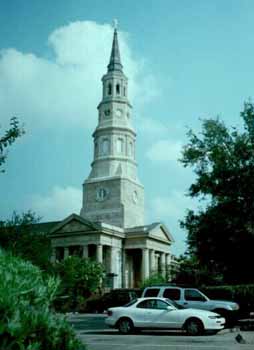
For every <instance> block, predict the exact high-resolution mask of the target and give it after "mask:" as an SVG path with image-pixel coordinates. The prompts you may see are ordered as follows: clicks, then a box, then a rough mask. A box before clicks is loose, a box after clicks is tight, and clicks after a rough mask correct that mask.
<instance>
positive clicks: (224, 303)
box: [208, 299, 239, 310]
mask: <svg viewBox="0 0 254 350" xmlns="http://www.w3.org/2000/svg"><path fill="white" fill-rule="evenodd" d="M208 303H211V304H213V305H214V306H215V307H216V308H219V307H227V308H230V309H232V310H238V309H239V306H238V304H237V303H235V302H233V301H227V300H214V299H210V300H208Z"/></svg>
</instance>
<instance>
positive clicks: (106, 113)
mask: <svg viewBox="0 0 254 350" xmlns="http://www.w3.org/2000/svg"><path fill="white" fill-rule="evenodd" d="M104 115H105V117H109V116H110V109H105V111H104Z"/></svg>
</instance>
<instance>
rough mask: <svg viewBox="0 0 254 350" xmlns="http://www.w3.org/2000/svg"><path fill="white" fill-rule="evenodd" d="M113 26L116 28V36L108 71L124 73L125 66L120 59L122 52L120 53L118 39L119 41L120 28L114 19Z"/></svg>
mask: <svg viewBox="0 0 254 350" xmlns="http://www.w3.org/2000/svg"><path fill="white" fill-rule="evenodd" d="M113 26H114V36H113V44H112V50H111V55H110V60H109V64H108V71H122V68H123V66H122V63H121V59H120V51H119V47H118V39H117V26H118V21H117V19H114V21H113Z"/></svg>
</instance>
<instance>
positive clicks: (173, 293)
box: [163, 288, 180, 300]
mask: <svg viewBox="0 0 254 350" xmlns="http://www.w3.org/2000/svg"><path fill="white" fill-rule="evenodd" d="M163 297H164V298H168V299H170V300H180V289H177V288H166V289H165V290H164V292H163Z"/></svg>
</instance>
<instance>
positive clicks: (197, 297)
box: [184, 289, 206, 301]
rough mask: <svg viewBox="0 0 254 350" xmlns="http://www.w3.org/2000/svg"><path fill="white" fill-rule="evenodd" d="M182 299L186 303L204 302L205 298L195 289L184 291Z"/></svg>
mask: <svg viewBox="0 0 254 350" xmlns="http://www.w3.org/2000/svg"><path fill="white" fill-rule="evenodd" d="M184 298H185V300H188V301H206V299H205V297H204V296H203V295H202V294H201V293H200V292H199V291H198V290H195V289H186V290H185V291H184Z"/></svg>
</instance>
